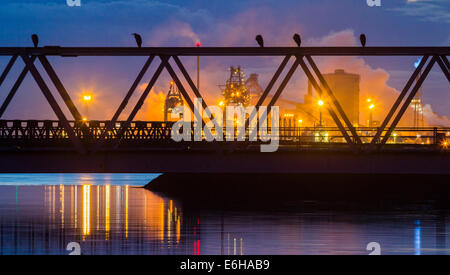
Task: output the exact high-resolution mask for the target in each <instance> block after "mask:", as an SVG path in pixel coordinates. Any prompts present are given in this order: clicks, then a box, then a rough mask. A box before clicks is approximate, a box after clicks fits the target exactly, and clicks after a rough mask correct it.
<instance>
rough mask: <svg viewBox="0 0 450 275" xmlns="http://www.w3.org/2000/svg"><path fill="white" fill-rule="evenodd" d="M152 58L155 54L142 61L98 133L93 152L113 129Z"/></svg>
mask: <svg viewBox="0 0 450 275" xmlns="http://www.w3.org/2000/svg"><path fill="white" fill-rule="evenodd" d="M154 58H155V56H154V55H151V56H149V58H148V59H147V61H146V62H145V63H144V66H143V67H142V69H141V71H140V72H139V74H138V76H137V77H136V79H135V80H134V82H133V84H132V85H131V87H130V89H129V90H128V92H127V94H126V95H125V98H124V99H123V100H122V102H121V103H120V106H119V108H117V110H116V112H115V113H114V115H113V117H112V119H111V122H110V123H107V124H106V127H105V130H104V131H103V132H102V134H101V135H100V138H99V139H98V141H97V144H96V145H95V146H94V148H93V151H94V152H96V151H97V150H98V149H99V148H100V147H101V146H102V145H103V142H104V139H105V137H106V134H107V133H108V132H109V131H111V130H112V129H113V127H114V125H115V124H116V122H117V120H118V119H119V116H120V114H121V113H122V112H123V110H124V109H125V107H126V106H127V104H128V101H129V100H130V98H131V96H132V95H133V93H134V92H135V91H136V88H137V86H138V85H139V83H140V82H141V81H142V78H143V77H144V75H145V73H147V71H148V68H149V67H150V65H151V64H152V62H153V60H154Z"/></svg>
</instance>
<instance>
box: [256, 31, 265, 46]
mask: <svg viewBox="0 0 450 275" xmlns="http://www.w3.org/2000/svg"><path fill="white" fill-rule="evenodd" d="M255 39H256V42H258V45H259V46H260V47H261V48H264V40H263V37H262V35H260V34H258V35H257V36H256V37H255Z"/></svg>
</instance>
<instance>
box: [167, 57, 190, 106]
mask: <svg viewBox="0 0 450 275" xmlns="http://www.w3.org/2000/svg"><path fill="white" fill-rule="evenodd" d="M160 58H161V62H162V64H164V66H165V67H166V69H167V71H168V72H169V74H170V76H171V77H172V79H173V81H174V82H175V84H177V87H178V89H179V90H180V92H181V94H182V95H183V97H184V99H185V100H186V102H187V104H188V106H189V108H190V109H191V111H192V112H193V113H194V114H195V112H194V103H193V102H192V100H191V98H190V97H189V94H188V93H187V92H186V89H184V86H183V84H182V83H181V81H180V79H179V78H178V76H177V74H176V73H175V71H174V70H173V68H172V66H171V65H170V63H169V58H170V56H164V55H161V56H160Z"/></svg>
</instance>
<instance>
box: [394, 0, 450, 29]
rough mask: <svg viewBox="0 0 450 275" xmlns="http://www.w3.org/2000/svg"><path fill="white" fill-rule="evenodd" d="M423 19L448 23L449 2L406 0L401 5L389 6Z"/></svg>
mask: <svg viewBox="0 0 450 275" xmlns="http://www.w3.org/2000/svg"><path fill="white" fill-rule="evenodd" d="M390 10H393V11H398V12H401V13H403V14H405V15H408V16H415V17H419V18H421V19H422V20H423V21H429V22H437V23H450V2H449V1H448V0H408V1H406V3H404V4H403V6H401V7H398V8H390Z"/></svg>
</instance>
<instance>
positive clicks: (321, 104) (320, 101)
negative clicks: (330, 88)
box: [317, 99, 324, 126]
mask: <svg viewBox="0 0 450 275" xmlns="http://www.w3.org/2000/svg"><path fill="white" fill-rule="evenodd" d="M323 104H324V102H323V100H321V99H319V101H317V105H319V112H320V120H319V126H322V106H323Z"/></svg>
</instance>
